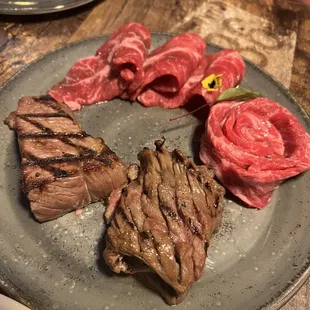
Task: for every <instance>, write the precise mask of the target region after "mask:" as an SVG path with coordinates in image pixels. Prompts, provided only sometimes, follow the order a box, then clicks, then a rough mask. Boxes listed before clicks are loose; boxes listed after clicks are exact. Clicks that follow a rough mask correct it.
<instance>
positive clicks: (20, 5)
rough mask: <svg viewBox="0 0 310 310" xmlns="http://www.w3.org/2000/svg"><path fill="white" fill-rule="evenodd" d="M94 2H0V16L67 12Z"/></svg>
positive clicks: (46, 0)
mask: <svg viewBox="0 0 310 310" xmlns="http://www.w3.org/2000/svg"><path fill="white" fill-rule="evenodd" d="M93 1H94V0H35V1H8V0H7V1H4V0H0V14H8V15H31V14H44V13H53V12H59V11H64V10H69V9H72V8H75V7H78V6H81V5H83V4H86V3H89V2H93Z"/></svg>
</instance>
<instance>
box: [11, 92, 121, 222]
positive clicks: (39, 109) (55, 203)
mask: <svg viewBox="0 0 310 310" xmlns="http://www.w3.org/2000/svg"><path fill="white" fill-rule="evenodd" d="M6 122H7V124H8V126H9V127H10V128H11V129H14V130H15V131H16V133H17V136H18V142H19V148H20V152H21V157H22V162H21V170H22V173H21V189H22V191H23V192H24V193H25V194H26V195H27V197H28V199H29V200H30V207H31V210H32V212H33V214H34V216H35V217H36V219H38V220H39V221H41V222H43V221H48V220H52V219H55V218H57V217H59V216H62V215H63V214H65V213H68V212H70V211H72V210H76V209H81V208H83V207H84V206H85V205H87V204H89V203H90V202H94V201H98V200H100V199H102V198H105V197H107V196H108V195H109V194H110V192H111V191H112V190H114V189H116V188H118V187H120V186H121V185H122V184H124V183H125V182H126V181H127V178H126V171H125V168H124V166H123V164H122V163H121V162H120V161H119V160H118V158H117V156H116V155H115V153H114V152H112V151H111V150H110V149H109V148H108V147H107V146H106V145H105V143H104V141H103V140H102V139H101V138H94V137H92V136H90V135H88V134H87V133H86V132H84V131H82V129H81V127H80V125H79V124H78V122H77V120H76V118H75V116H74V115H73V113H72V112H71V111H70V109H69V108H68V107H67V106H65V105H64V104H61V103H57V102H56V101H54V100H53V99H52V98H51V97H49V96H41V97H24V98H22V99H21V100H20V101H19V103H18V108H17V110H16V111H15V112H12V113H11V114H10V116H9V117H8V118H7V120H6Z"/></svg>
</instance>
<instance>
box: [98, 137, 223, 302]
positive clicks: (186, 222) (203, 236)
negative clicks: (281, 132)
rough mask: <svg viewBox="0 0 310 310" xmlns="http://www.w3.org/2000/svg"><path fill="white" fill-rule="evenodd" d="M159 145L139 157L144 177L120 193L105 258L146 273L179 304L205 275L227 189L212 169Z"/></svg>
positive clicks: (117, 267) (113, 265) (125, 268)
mask: <svg viewBox="0 0 310 310" xmlns="http://www.w3.org/2000/svg"><path fill="white" fill-rule="evenodd" d="M155 144H156V151H155V152H154V151H151V150H150V149H148V148H144V149H143V151H141V152H140V153H139V154H138V159H139V161H140V169H139V172H138V176H137V178H136V179H134V180H132V181H131V182H130V183H129V184H128V185H126V186H125V187H123V189H122V191H119V197H118V199H117V197H116V195H117V191H114V196H113V198H112V199H111V200H110V206H109V207H108V209H107V210H108V212H109V214H108V219H110V218H111V214H112V211H111V209H112V208H113V207H114V215H113V217H112V219H111V224H110V226H109V228H108V230H107V237H106V238H107V246H106V249H105V250H104V253H103V256H104V259H105V261H106V263H107V264H108V266H109V267H110V268H111V269H112V270H113V271H114V272H116V273H120V272H124V273H128V274H134V273H138V272H141V271H143V273H141V274H140V276H141V275H143V277H147V281H148V282H151V283H152V286H153V288H155V289H156V290H158V291H159V293H160V294H161V295H162V296H163V298H164V299H165V300H166V302H167V303H168V304H177V303H178V302H180V301H181V300H182V299H183V298H184V297H185V296H186V293H187V291H188V289H189V288H190V286H191V284H192V283H193V282H194V281H196V280H198V279H199V278H200V277H201V275H202V273H203V270H204V268H205V261H206V256H207V248H208V245H209V242H210V239H211V236H212V232H213V231H214V230H215V229H216V228H217V227H218V226H219V224H220V222H221V217H222V211H223V195H224V188H223V187H222V186H220V185H219V184H218V183H217V182H216V181H215V180H214V179H213V177H214V174H213V171H212V170H210V169H209V168H208V167H207V166H196V165H195V164H194V163H193V162H192V160H190V159H188V158H187V157H186V156H184V155H183V153H182V152H181V151H179V150H174V151H173V152H172V153H169V152H168V151H167V149H166V148H165V146H164V145H163V142H162V141H160V140H159V141H156V142H155ZM146 271H152V272H150V273H147V272H146Z"/></svg>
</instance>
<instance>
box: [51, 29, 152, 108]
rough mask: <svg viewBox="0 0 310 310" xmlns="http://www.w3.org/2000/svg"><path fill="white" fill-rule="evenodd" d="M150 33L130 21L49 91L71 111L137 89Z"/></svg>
mask: <svg viewBox="0 0 310 310" xmlns="http://www.w3.org/2000/svg"><path fill="white" fill-rule="evenodd" d="M150 44H151V34H150V32H149V30H148V29H147V28H146V27H144V26H143V25H141V24H138V23H130V24H126V25H123V26H122V27H120V28H119V29H117V30H116V31H114V32H113V33H112V34H111V36H110V37H109V39H108V40H107V41H106V42H105V43H104V44H103V45H102V46H101V47H100V48H99V49H98V51H97V54H96V55H95V56H89V57H86V58H83V59H80V60H79V61H78V62H77V63H76V64H74V65H73V67H72V68H71V69H70V70H69V72H68V73H67V76H66V77H65V79H64V80H63V81H62V82H61V83H59V84H58V85H55V86H54V87H53V88H52V89H51V90H50V91H49V94H50V95H51V96H52V97H53V98H55V99H56V100H57V101H59V102H64V103H66V104H67V105H68V106H69V107H70V108H71V109H72V110H79V109H80V108H81V106H82V105H88V104H93V103H96V102H100V101H105V100H110V99H112V98H114V97H117V96H120V95H121V94H123V93H124V91H125V90H127V91H128V92H133V91H135V90H136V89H137V88H138V87H139V86H140V85H141V83H142V81H143V79H144V71H143V62H144V60H145V59H146V56H147V50H148V49H149V48H150Z"/></svg>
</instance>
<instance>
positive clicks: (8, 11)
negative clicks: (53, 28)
mask: <svg viewBox="0 0 310 310" xmlns="http://www.w3.org/2000/svg"><path fill="white" fill-rule="evenodd" d="M95 1H96V0H83V1H82V0H80V1H79V2H80V3H79V4H74V3H72V4H70V5H67V6H63V7H62V8H55V6H48V7H46V8H37V7H33V6H29V7H23V8H20V9H16V8H13V7H12V8H2V9H1V8H0V14H3V15H15V16H27V15H42V14H49V13H57V12H62V11H67V10H70V9H74V8H77V7H80V6H82V5H86V4H88V3H91V2H95ZM45 55H47V54H45ZM31 63H32V62H31ZM18 72H19V71H18Z"/></svg>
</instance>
